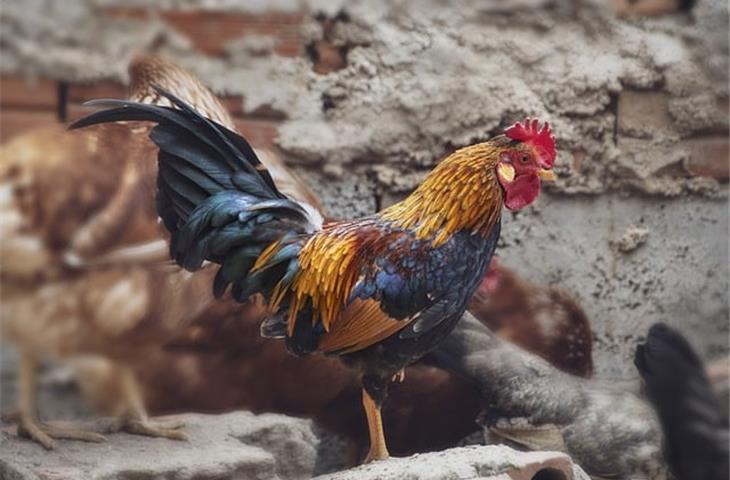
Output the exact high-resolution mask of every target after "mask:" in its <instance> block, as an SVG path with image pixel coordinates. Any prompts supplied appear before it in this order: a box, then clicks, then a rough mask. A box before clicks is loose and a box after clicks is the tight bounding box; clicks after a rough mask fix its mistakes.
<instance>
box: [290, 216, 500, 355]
mask: <svg viewBox="0 0 730 480" xmlns="http://www.w3.org/2000/svg"><path fill="white" fill-rule="evenodd" d="M494 231H495V232H497V233H496V236H498V231H499V228H498V226H497V227H496V228H495V229H494ZM496 236H495V235H492V236H490V239H488V240H487V242H488V243H493V242H494V241H496ZM465 237H466V235H465ZM491 237H494V238H491ZM469 241H470V240H469V239H467V240H466V242H467V243H468V242H469ZM467 250H468V249H467ZM465 254H468V251H465V240H464V238H460V236H459V235H457V236H454V237H453V238H452V239H451V240H449V241H447V242H446V243H444V244H443V245H440V246H438V247H433V246H432V242H431V241H430V240H429V239H417V238H416V233H415V232H414V231H411V230H409V229H400V228H394V227H393V226H392V225H391V224H390V223H389V222H387V221H383V220H382V219H380V218H378V217H370V218H367V219H363V220H359V221H354V222H344V223H341V224H337V225H334V226H333V227H330V228H326V229H325V230H322V231H320V232H317V233H316V234H315V235H314V236H313V237H312V238H311V239H310V240H309V241H308V242H307V244H306V245H304V247H303V248H302V250H301V252H300V254H299V264H300V271H299V272H298V274H297V277H296V278H295V280H294V281H293V284H292V290H293V301H292V304H291V305H290V310H289V315H290V317H289V328H290V336H292V335H293V336H295V337H296V334H295V332H294V329H295V327H296V324H298V323H299V322H309V323H314V324H315V326H316V324H319V325H321V328H320V335H321V337H320V338H319V341H318V346H317V350H320V351H324V352H327V353H333V352H337V353H350V352H353V351H357V350H361V349H363V348H366V347H368V346H370V345H372V344H374V343H377V342H378V341H380V340H383V339H384V338H386V337H389V336H391V335H393V334H395V333H397V332H399V331H400V334H399V335H400V336H401V338H412V337H415V336H417V335H418V334H420V333H422V332H425V331H427V330H429V329H431V328H432V327H434V326H435V325H437V324H439V323H440V322H441V321H442V320H444V319H446V318H449V317H450V316H452V315H456V314H459V309H460V306H461V305H463V304H464V302H465V299H466V297H467V296H468V292H469V291H470V289H471V285H467V283H469V282H471V277H472V276H471V275H470V274H469V273H470V272H469V270H470V265H473V264H475V263H477V262H473V263H472V264H469V263H468V262H467V263H465V262H463V261H460V260H463V257H464V255H465ZM307 307H309V308H307ZM315 330H316V328H315Z"/></svg>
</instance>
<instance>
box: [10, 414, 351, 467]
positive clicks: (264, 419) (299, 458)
mask: <svg viewBox="0 0 730 480" xmlns="http://www.w3.org/2000/svg"><path fill="white" fill-rule="evenodd" d="M168 418H170V419H175V420H178V419H179V420H182V421H184V422H185V433H186V434H187V435H188V437H189V441H187V442H177V441H172V440H166V439H159V438H150V437H141V436H133V435H128V434H125V433H120V434H111V435H108V436H107V442H105V443H98V444H96V443H83V442H73V441H60V442H59V445H58V447H57V448H56V449H55V450H52V451H46V450H44V449H43V448H42V447H41V446H39V445H37V444H35V443H33V442H31V441H29V440H25V439H21V438H18V437H17V436H15V434H14V432H11V427H7V428H3V430H2V432H1V435H2V436H1V437H0V451H1V452H2V453H0V478H3V479H13V480H46V479H53V480H67V479H68V480H77V479H94V480H129V479H134V480H147V479H150V480H151V479H155V480H157V479H174V480H188V479H189V480H193V479H195V480H207V479H217V480H220V479H247V480H248V479H250V480H257V479H260V480H269V479H282V480H285V479H299V478H311V477H313V476H315V475H317V474H320V473H323V472H326V471H332V470H333V469H335V468H338V467H339V468H342V463H338V462H341V459H343V458H344V453H343V452H344V449H343V448H342V444H341V443H338V442H337V441H336V440H333V439H332V438H330V437H327V436H326V435H322V434H321V433H320V432H318V429H317V428H316V427H315V426H314V424H313V422H312V421H311V420H305V419H300V418H293V417H287V416H285V415H276V414H262V415H255V414H253V413H250V412H234V413H228V414H223V415H202V414H186V415H178V416H174V417H168ZM12 430H14V428H12Z"/></svg>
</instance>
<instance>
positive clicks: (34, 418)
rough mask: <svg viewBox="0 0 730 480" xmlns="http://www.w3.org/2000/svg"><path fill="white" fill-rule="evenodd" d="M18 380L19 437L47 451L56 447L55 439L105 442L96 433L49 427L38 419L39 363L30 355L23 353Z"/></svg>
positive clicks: (77, 429)
mask: <svg viewBox="0 0 730 480" xmlns="http://www.w3.org/2000/svg"><path fill="white" fill-rule="evenodd" d="M19 370H20V371H19V378H18V393H19V398H18V404H19V410H20V411H19V417H20V418H19V419H18V435H20V436H23V437H26V438H30V439H31V440H34V441H36V442H38V443H40V444H41V445H43V446H44V447H45V448H47V449H49V450H50V449H52V448H54V447H55V446H56V442H54V441H53V439H54V438H65V439H70V440H82V441H85V442H103V441H104V436H102V435H99V434H98V433H96V432H90V431H86V430H81V429H79V428H75V427H72V426H68V427H67V426H60V425H49V424H45V423H42V422H41V421H40V420H39V418H38V406H37V404H36V394H37V388H36V387H37V384H38V382H37V377H38V361H37V360H36V358H35V357H33V356H32V355H30V354H28V353H23V354H22V357H21V360H20V369H19Z"/></svg>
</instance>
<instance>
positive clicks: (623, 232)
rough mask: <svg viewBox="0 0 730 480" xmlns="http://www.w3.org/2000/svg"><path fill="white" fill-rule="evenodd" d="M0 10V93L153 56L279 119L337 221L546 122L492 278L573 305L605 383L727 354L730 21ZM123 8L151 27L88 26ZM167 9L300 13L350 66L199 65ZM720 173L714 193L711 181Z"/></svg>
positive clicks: (353, 8) (227, 57)
mask: <svg viewBox="0 0 730 480" xmlns="http://www.w3.org/2000/svg"><path fill="white" fill-rule="evenodd" d="M6 4H7V5H6V6H5V8H4V10H5V11H4V12H3V24H2V26H3V28H2V31H1V32H0V42H2V46H3V50H4V59H3V62H2V69H3V71H4V72H5V73H7V72H12V73H17V72H20V73H23V74H25V75H28V76H34V75H37V76H42V77H51V78H60V79H69V80H78V79H97V78H112V79H118V80H122V81H125V72H124V68H125V64H126V61H127V59H128V58H130V57H131V55H132V54H133V52H134V51H137V50H141V49H149V48H154V49H156V50H157V51H160V52H162V53H164V54H167V55H169V56H171V57H173V58H175V59H177V60H178V61H180V62H182V63H183V64H185V65H187V66H188V67H190V68H191V69H192V70H194V71H195V72H196V73H197V74H199V75H200V76H201V77H202V78H203V79H204V81H205V82H206V83H208V84H209V85H211V86H212V88H214V89H215V90H216V91H217V92H219V93H225V94H233V95H242V96H243V97H244V104H243V109H244V111H245V112H255V111H257V109H260V108H262V107H266V108H267V109H269V110H270V111H273V112H277V114H278V115H282V116H283V117H284V119H283V120H282V122H281V124H280V126H279V136H278V140H277V145H278V147H279V148H280V149H281V151H282V152H283V154H284V155H285V157H286V159H287V160H288V161H289V162H290V163H291V164H292V165H294V166H295V167H296V168H297V169H298V170H299V171H300V172H301V173H302V174H303V175H304V176H305V177H306V178H308V179H309V180H310V181H311V182H312V185H313V186H314V188H315V189H316V190H317V191H318V192H319V193H320V194H321V195H322V197H323V200H324V203H325V205H326V206H327V207H328V209H329V211H330V213H331V214H332V215H334V216H353V215H358V214H364V213H370V212H372V211H374V210H375V209H376V208H379V207H381V206H385V205H387V204H389V203H391V202H392V201H394V200H396V199H398V198H400V197H402V196H403V195H405V194H406V193H407V192H408V191H409V190H410V189H412V188H413V187H414V186H415V185H417V184H418V182H419V181H420V180H421V179H422V178H423V176H424V175H425V173H426V172H427V171H428V170H429V169H430V168H431V167H432V166H433V165H434V163H435V162H436V161H437V160H438V159H439V158H441V157H442V156H443V155H444V154H446V153H447V152H449V151H451V150H452V149H454V148H455V147H458V146H462V145H466V144H469V143H472V142H476V141H479V140H483V139H486V138H488V137H489V136H490V135H492V134H495V133H497V132H499V131H500V130H501V129H502V128H503V127H504V126H506V125H507V124H509V123H511V122H513V121H515V120H518V119H521V118H523V117H524V116H526V115H531V116H537V117H539V118H542V119H545V120H549V121H550V122H551V124H552V125H553V128H554V131H555V133H556V137H557V140H558V145H559V150H560V154H559V157H558V160H557V166H556V171H557V172H558V173H559V180H558V181H557V182H556V184H554V185H550V186H547V187H546V188H545V190H546V191H545V193H544V195H543V196H542V197H541V198H540V200H539V201H538V203H537V204H536V205H535V206H533V207H530V208H528V209H527V210H526V211H524V212H519V213H517V214H510V213H508V214H506V215H505V218H504V233H503V239H502V242H501V243H502V245H501V248H500V249H499V252H498V254H499V256H500V257H501V259H502V261H503V263H504V264H505V265H507V266H512V267H515V268H516V269H518V270H519V271H520V272H522V273H524V274H526V275H528V276H529V277H530V278H532V279H533V280H535V281H547V282H554V283H557V284H559V285H560V286H562V287H564V288H565V289H567V290H569V291H571V292H572V293H573V294H575V295H576V296H577V297H578V298H579V299H580V300H581V303H582V304H583V306H584V307H585V309H586V310H587V311H588V313H589V315H590V317H591V319H592V322H593V329H594V331H595V333H596V364H597V369H598V372H599V374H600V375H603V376H614V375H617V376H625V375H630V374H632V372H633V366H632V365H631V361H630V358H631V355H632V351H633V348H634V345H635V342H636V341H637V339H638V338H639V337H641V336H642V335H643V334H644V333H645V332H646V330H647V329H648V327H649V325H650V324H652V323H654V322H656V321H666V322H669V323H671V324H674V325H676V326H678V327H679V328H680V329H681V330H682V331H683V332H685V333H687V334H688V335H689V336H690V338H691V340H692V341H693V342H694V343H695V344H696V345H697V346H698V347H700V348H701V350H702V351H703V353H704V354H705V355H706V356H708V357H709V356H714V355H717V354H721V353H725V352H727V348H728V245H727V242H728V206H727V178H726V174H725V173H722V172H723V170H722V164H721V163H722V162H720V164H719V167H718V165H717V162H718V160H716V159H713V158H710V159H709V160H707V158H708V155H706V153H707V152H708V150H706V149H705V150H703V148H705V147H706V145H709V144H712V145H715V144H716V143H718V142H720V143H721V144H722V142H723V139H724V140H725V141H726V140H727V131H728V108H727V101H728V86H727V80H728V79H727V71H728V45H727V31H728V23H727V22H728V14H727V5H726V3H724V2H721V1H714V0H712V1H704V2H698V5H697V7H695V9H694V10H693V12H692V13H690V14H675V15H669V16H664V17H660V18H656V19H639V20H632V21H625V20H618V19H617V18H616V16H615V14H614V13H613V12H612V11H611V10H610V9H609V7H608V4H607V3H604V2H597V1H587V0H585V1H578V0H572V1H568V0H566V1H547V0H520V1H515V2H509V3H507V2H501V1H482V2H477V1H468V0H464V1H460V2H455V3H448V4H447V3H446V2H440V1H436V0H427V1H422V2H409V1H399V2H378V1H375V0H360V1H353V2H342V3H338V2H320V1H311V2H299V1H295V0H278V1H276V2H273V3H269V2H245V3H244V4H241V3H236V2H230V1H227V0H167V1H164V2H152V1H149V0H133V1H131V2H121V1H118V0H95V1H90V2H83V1H78V0H76V1H69V2H63V6H61V5H60V4H61V2H53V1H49V0H45V1H44V0H32V1H27V0H24V1H20V0H14V1H8V2H6ZM122 4H123V6H124V7H141V8H142V9H151V10H152V11H153V15H152V16H151V17H150V18H148V19H146V20H139V19H134V18H122V19H120V18H116V17H105V16H103V15H101V14H100V13H99V12H101V11H103V10H104V9H105V8H110V7H115V6H121V5H122ZM167 8H181V9H187V10H199V9H203V10H213V11H223V12H237V13H246V14H257V13H260V12H264V11H270V10H274V11H281V12H296V11H300V10H302V9H304V10H305V11H307V12H309V13H308V14H307V15H306V17H305V20H304V21H303V24H302V36H303V38H304V40H305V41H325V42H327V43H328V44H330V45H332V46H334V47H335V48H337V49H339V51H340V52H343V53H344V54H345V55H346V65H345V67H344V68H342V69H339V70H337V71H332V72H330V73H328V74H325V75H322V74H318V73H315V72H314V71H313V69H312V61H311V59H310V58H307V56H306V55H301V56H299V57H293V58H282V57H279V56H276V55H273V54H272V53H271V51H272V49H273V46H272V44H271V43H270V42H268V41H267V40H266V39H265V38H263V39H262V38H260V37H251V36H248V37H245V38H241V39H236V40H233V41H231V42H229V43H228V45H227V46H226V48H225V51H224V53H223V55H220V56H206V55H203V54H201V53H200V52H198V51H196V50H195V48H194V46H193V42H191V41H190V39H189V38H186V36H185V35H183V34H181V33H180V32H178V31H175V29H174V28H171V27H170V26H169V25H168V24H165V22H163V21H162V20H161V19H160V18H159V16H157V15H156V14H155V12H157V11H161V10H165V9H167ZM28 12H35V14H33V15H28ZM316 12H320V14H319V15H315V13H316ZM712 142H714V143H712ZM698 145H699V146H698ZM707 148H709V147H707ZM725 148H726V147H725ZM698 149H699V150H698ZM721 151H722V150H721ZM713 161H714V162H715V163H714V164H711V165H710V167H711V168H714V169H715V170H711V171H712V172H716V171H718V168H719V171H720V173H719V174H710V175H707V174H704V173H703V172H706V171H707V169H706V167H707V162H713ZM703 168H705V170H702V169H703ZM637 232H638V233H637Z"/></svg>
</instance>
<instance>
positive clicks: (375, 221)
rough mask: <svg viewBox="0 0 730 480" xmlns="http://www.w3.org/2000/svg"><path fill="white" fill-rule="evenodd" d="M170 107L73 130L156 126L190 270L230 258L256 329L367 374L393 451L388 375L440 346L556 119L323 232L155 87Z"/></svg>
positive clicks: (531, 183)
mask: <svg viewBox="0 0 730 480" xmlns="http://www.w3.org/2000/svg"><path fill="white" fill-rule="evenodd" d="M157 91H158V92H159V94H160V95H162V96H163V97H165V98H167V99H168V100H169V101H170V102H171V103H172V104H173V105H174V108H169V107H160V106H155V105H146V104H141V103H135V102H128V101H123V100H100V101H95V102H92V104H93V105H102V106H107V107H110V108H109V109H107V110H103V111H100V112H97V113H94V114H91V115H89V116H87V117H85V118H83V119H81V120H79V121H78V122H76V123H75V124H74V125H72V128H80V127H85V126H89V125H94V124H101V123H109V122H117V121H152V122H155V123H156V124H157V125H156V126H155V127H154V128H153V129H152V131H151V133H150V138H151V139H152V141H153V142H154V143H155V144H156V145H157V146H158V148H159V154H158V161H159V174H158V195H157V210H158V212H159V214H160V216H161V217H162V220H163V222H164V225H165V227H166V228H167V229H168V230H169V231H170V233H171V235H172V240H171V246H170V254H171V256H172V257H173V258H174V259H175V261H176V262H177V263H178V264H179V265H181V266H183V267H184V268H186V269H188V270H197V269H198V268H200V267H201V266H202V265H203V264H204V262H214V263H218V264H220V265H221V268H220V269H219V270H218V273H217V275H216V278H215V280H214V282H213V291H214V294H215V295H216V296H221V295H223V294H224V293H225V292H226V291H227V290H228V288H229V287H230V288H231V292H232V294H233V297H234V298H235V299H236V300H238V301H241V302H245V301H246V300H247V299H248V298H249V297H250V296H251V295H252V294H256V293H262V294H263V295H264V296H265V298H266V300H267V303H268V307H269V309H270V310H271V312H272V315H271V316H270V317H269V318H268V319H266V320H265V321H264V322H263V323H262V325H261V334H262V335H263V336H265V337H269V338H283V339H285V341H286V345H287V348H288V349H289V351H290V352H292V353H293V354H295V355H306V354H309V353H313V352H320V353H325V354H330V355H337V356H339V357H340V358H341V359H342V360H343V361H344V362H345V363H346V364H348V365H350V366H351V367H353V368H354V369H355V370H356V371H357V372H358V374H359V377H360V379H361V384H362V401H363V406H364V409H365V413H366V418H367V421H368V430H369V437H370V449H369V452H368V455H367V457H366V459H365V460H366V461H372V460H378V459H384V458H387V457H388V456H389V453H388V449H387V445H386V442H385V436H384V431H383V426H382V418H381V413H380V410H381V406H382V404H383V402H384V400H385V398H386V395H387V389H388V384H389V383H390V381H391V380H392V379H395V378H402V374H403V373H402V372H403V371H404V368H405V367H406V366H407V365H409V364H411V363H413V362H414V361H416V360H417V359H419V358H420V357H422V356H423V355H425V354H426V353H428V352H429V351H431V350H432V349H433V348H435V347H436V346H437V345H438V344H439V342H440V341H441V340H442V339H443V338H444V337H445V336H446V335H448V333H449V332H450V331H451V330H452V328H453V327H454V326H455V325H456V323H457V322H458V320H459V319H460V318H461V316H462V314H463V313H464V311H465V310H466V307H467V304H468V301H469V298H470V297H471V295H472V293H473V292H474V290H475V289H476V288H477V286H478V284H479V282H480V281H481V279H482V277H483V275H484V273H485V272H486V270H487V267H488V266H489V261H490V259H491V257H492V254H493V252H494V250H495V247H496V244H497V240H498V238H499V233H500V222H501V212H502V206H503V205H504V206H506V207H507V208H509V209H512V210H515V209H520V208H523V207H525V206H526V205H528V204H529V203H531V202H532V201H533V200H534V199H535V198H536V197H537V195H538V193H539V190H540V179H541V178H543V179H554V178H555V177H554V174H553V172H552V170H551V169H552V166H553V163H554V160H555V155H556V150H555V143H554V138H553V136H552V133H551V131H550V128H549V125H548V124H547V123H546V124H545V125H544V126H543V127H542V128H539V127H540V125H539V122H538V121H537V120H531V119H528V120H527V121H526V122H525V123H524V124H521V123H517V124H515V125H513V126H511V127H509V128H507V129H506V130H505V132H504V134H503V135H499V136H497V137H494V138H492V139H491V140H488V141H486V142H484V143H480V144H476V145H472V146H469V147H466V148H462V149H460V150H457V151H456V152H454V153H452V154H451V155H449V156H448V157H447V158H446V159H444V160H443V161H442V162H441V163H440V164H439V165H438V166H437V167H436V168H435V169H434V170H433V171H432V172H431V174H429V175H428V176H427V178H426V179H425V180H424V182H423V183H422V184H421V185H420V186H419V187H418V188H417V189H416V190H415V191H414V192H413V193H412V194H411V195H410V196H408V197H407V198H406V199H405V200H403V201H402V202H399V203H396V204H394V205H392V206H391V207H389V208H386V209H385V210H382V211H380V212H378V213H377V214H375V215H372V216H368V217H364V218H361V219H358V220H352V221H340V222H332V223H330V224H328V225H326V226H324V228H322V227H321V225H320V224H318V223H317V222H316V221H315V220H313V219H312V218H311V215H310V212H309V211H308V210H307V209H305V208H303V207H302V206H301V205H300V204H299V203H298V202H296V201H293V200H292V199H290V198H288V197H287V196H286V195H284V194H282V193H281V192H280V191H279V190H278V189H277V188H276V185H275V184H274V182H273V181H272V178H271V176H270V174H269V172H268V171H267V170H266V168H265V167H264V165H262V164H261V162H260V161H259V159H258V158H257V156H256V154H255V153H254V151H253V150H252V148H251V147H250V145H249V144H248V142H247V141H246V140H245V139H244V138H242V137H241V136H239V135H237V134H236V133H234V132H232V131H230V130H229V129H227V128H226V127H224V126H222V125H220V124H218V123H216V122H215V121H212V120H210V119H208V118H205V117H204V116H203V115H201V114H200V113H198V112H197V111H196V110H195V109H193V108H192V107H191V106H189V105H188V104H187V103H185V102H184V101H182V100H180V99H178V98H177V97H176V96H174V95H173V94H171V93H169V92H167V91H165V90H163V89H161V88H158V89H157Z"/></svg>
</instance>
